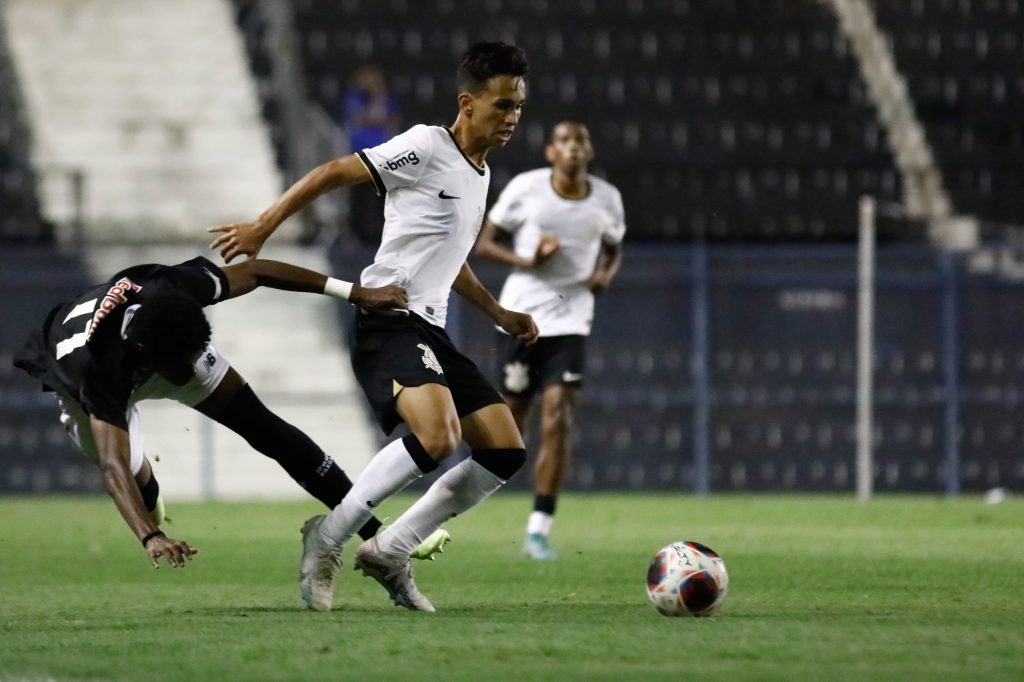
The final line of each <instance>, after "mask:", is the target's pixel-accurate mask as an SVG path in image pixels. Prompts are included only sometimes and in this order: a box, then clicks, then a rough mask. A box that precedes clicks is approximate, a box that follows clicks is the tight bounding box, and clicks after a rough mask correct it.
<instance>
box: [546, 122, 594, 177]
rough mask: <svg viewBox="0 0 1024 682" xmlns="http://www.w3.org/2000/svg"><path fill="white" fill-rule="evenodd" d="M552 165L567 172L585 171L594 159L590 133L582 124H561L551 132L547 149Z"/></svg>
mask: <svg viewBox="0 0 1024 682" xmlns="http://www.w3.org/2000/svg"><path fill="white" fill-rule="evenodd" d="M546 152H547V158H548V161H549V162H550V163H551V165H553V166H555V167H557V168H559V169H560V170H564V171H567V172H574V171H579V170H582V169H585V168H586V167H587V164H588V163H590V161H591V160H592V159H593V158H594V146H593V145H592V144H591V143H590V131H589V130H587V127H586V126H585V125H583V124H582V123H559V124H558V125H557V126H555V129H554V130H553V131H552V132H551V141H550V142H549V143H548V147H547V150H546Z"/></svg>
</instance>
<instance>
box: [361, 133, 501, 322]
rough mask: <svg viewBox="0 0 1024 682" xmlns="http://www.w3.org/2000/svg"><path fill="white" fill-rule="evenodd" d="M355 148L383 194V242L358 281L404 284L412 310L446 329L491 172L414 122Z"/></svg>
mask: <svg viewBox="0 0 1024 682" xmlns="http://www.w3.org/2000/svg"><path fill="white" fill-rule="evenodd" d="M358 154H359V158H360V159H362V161H363V163H364V164H365V165H366V167H367V169H368V170H369V171H370V175H372V176H373V185H374V188H375V189H376V191H377V192H378V193H379V194H382V195H384V197H385V199H384V234H383V236H382V238H381V244H380V248H379V249H377V255H376V257H375V258H374V260H373V264H372V265H370V266H369V267H367V268H366V269H365V270H363V274H362V277H361V278H360V284H362V285H363V286H365V287H380V286H386V285H388V284H397V285H399V286H403V287H405V288H406V289H407V290H408V292H409V310H410V311H413V312H415V313H416V314H417V315H419V316H420V317H423V318H424V319H425V320H427V321H428V322H430V323H431V324H435V325H437V326H439V327H443V326H444V323H445V317H446V316H447V313H448V296H449V294H450V293H451V288H452V283H453V282H454V281H455V277H456V275H458V274H459V270H460V269H461V268H462V264H463V263H465V262H466V257H467V256H468V255H469V251H470V249H472V248H473V242H475V241H476V236H477V234H478V233H479V232H480V226H481V225H482V224H483V217H484V208H485V207H486V204H487V184H488V183H489V182H490V180H491V171H490V169H489V168H488V167H487V165H486V164H485V165H484V166H483V167H482V168H481V167H479V166H477V165H476V164H474V163H473V162H472V161H470V160H469V158H468V157H467V156H466V155H465V154H463V153H462V150H461V149H459V147H458V145H457V144H456V143H455V138H454V137H452V134H451V133H450V132H449V131H448V129H447V128H441V127H439V126H426V125H417V126H413V127H412V128H410V129H409V130H407V131H405V132H404V133H402V134H400V135H396V136H395V137H393V138H391V139H390V140H388V141H387V142H385V143H384V144H382V145H378V146H376V147H373V148H370V149H364V150H362V151H360V152H358Z"/></svg>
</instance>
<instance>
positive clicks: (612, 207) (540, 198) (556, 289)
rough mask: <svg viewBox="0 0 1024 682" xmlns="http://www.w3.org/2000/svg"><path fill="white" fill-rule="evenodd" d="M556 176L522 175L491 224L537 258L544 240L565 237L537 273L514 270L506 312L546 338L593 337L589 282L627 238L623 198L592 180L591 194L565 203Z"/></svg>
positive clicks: (504, 297) (519, 250) (520, 251)
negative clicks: (601, 260)
mask: <svg viewBox="0 0 1024 682" xmlns="http://www.w3.org/2000/svg"><path fill="white" fill-rule="evenodd" d="M551 174H552V170H551V169H550V168H540V169H537V170H532V171H527V172H526V173H520V174H519V175H517V176H516V177H514V178H512V180H511V181H510V182H509V183H508V185H506V187H505V189H504V190H503V191H502V193H501V196H499V197H498V201H497V203H495V204H494V206H493V207H492V208H491V212H490V214H489V216H488V218H489V220H490V221H491V222H492V223H494V224H495V226H497V227H498V228H499V229H501V230H503V231H506V232H510V233H511V234H512V235H513V243H514V249H515V252H516V254H517V255H519V256H522V257H523V258H532V257H533V254H534V253H535V252H536V251H537V244H538V243H539V241H540V235H541V234H542V233H543V234H553V235H555V236H556V237H558V241H559V244H560V246H559V249H558V251H556V252H555V254H554V255H553V256H551V258H549V259H548V260H547V261H545V262H544V264H543V265H541V266H540V267H538V268H530V269H525V268H515V269H514V270H513V271H512V273H511V274H510V275H509V276H508V279H507V280H505V286H504V287H503V288H502V290H501V298H500V302H501V305H502V306H504V307H506V308H508V309H509V310H516V311H519V312H524V313H529V314H530V315H532V316H533V319H534V320H535V321H536V322H537V327H538V328H539V329H540V335H541V336H562V335H565V334H583V335H587V334H589V333H590V327H591V324H592V322H593V319H594V295H593V294H592V293H591V292H590V289H588V288H587V286H586V281H587V280H588V279H589V278H590V276H591V275H592V274H593V273H594V266H595V265H596V263H597V256H598V253H599V252H600V250H601V244H602V242H603V243H606V244H618V243H620V242H621V241H622V237H623V235H625V233H626V224H625V216H624V211H623V208H622V197H621V195H620V194H619V190H617V189H615V187H614V186H613V185H612V184H611V183H609V182H607V181H605V180H602V179H601V178H598V177H595V176H593V175H588V176H587V180H588V181H589V182H590V193H589V194H588V195H587V196H586V197H584V198H582V199H566V198H564V197H562V196H561V195H559V194H558V193H557V192H555V189H554V187H553V186H552V184H551Z"/></svg>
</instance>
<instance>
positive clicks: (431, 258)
mask: <svg viewBox="0 0 1024 682" xmlns="http://www.w3.org/2000/svg"><path fill="white" fill-rule="evenodd" d="M528 70H529V68H528V65H527V62H526V55H525V53H524V52H523V50H522V49H520V48H518V47H515V46H512V45H506V44H504V43H477V44H475V45H473V46H471V47H470V48H469V49H468V50H467V51H466V53H465V54H464V55H463V57H462V60H461V62H460V65H459V69H458V74H457V85H458V106H459V113H458V116H457V117H456V119H455V122H454V123H453V124H452V125H451V127H448V128H443V127H439V126H426V125H417V126H414V127H413V128H411V129H409V130H408V131H406V132H404V133H402V134H400V135H397V136H396V137H394V138H392V139H391V140H390V141H388V142H385V143H384V144H382V145H379V146H377V147H373V148H370V149H363V150H361V151H359V152H357V153H356V154H351V155H349V156H345V157H342V158H340V159H335V160H334V161H330V162H328V163H326V164H324V165H322V166H319V167H317V168H314V169H313V170H312V171H310V172H309V173H308V174H307V175H306V176H305V177H304V178H302V179H301V180H299V181H298V182H297V183H295V185H293V186H292V187H291V188H290V189H289V190H288V191H287V192H285V194H284V195H282V196H281V198H280V199H278V200H277V202H275V203H274V205H272V206H271V207H270V208H269V209H267V210H266V211H265V212H264V213H263V214H262V215H261V216H260V217H259V218H257V219H256V220H254V221H252V222H249V223H242V224H238V225H223V226H219V227H213V228H210V231H212V232H221V233H223V234H221V235H220V236H218V237H217V238H216V239H215V240H214V241H213V243H212V245H211V248H220V249H221V255H222V256H223V257H224V258H225V260H228V261H230V260H231V259H233V258H235V257H236V256H239V255H241V254H246V255H248V256H250V257H252V256H255V255H256V254H257V253H258V252H259V250H260V248H261V247H262V245H263V242H264V241H265V240H266V239H267V238H268V237H269V236H270V235H271V233H273V231H274V230H275V229H276V228H277V226H278V225H280V224H281V222H282V221H284V220H285V219H286V218H287V217H288V216H290V215H292V214H293V213H295V212H296V211H298V210H300V209H301V208H303V207H304V206H306V205H307V204H309V203H310V202H311V201H313V200H314V199H315V198H316V197H317V196H319V195H320V194H323V193H324V192H327V191H329V190H332V189H337V188H340V187H347V186H350V185H355V184H358V183H363V182H371V183H373V186H374V189H376V190H377V191H378V192H379V193H381V194H383V195H384V196H385V204H384V233H383V236H382V241H381V245H380V248H379V249H378V250H377V255H376V257H375V258H374V262H373V264H372V265H370V266H369V267H367V268H366V269H365V270H363V273H362V276H361V278H360V283H361V284H362V285H363V286H380V285H383V284H385V283H386V284H390V285H397V286H401V287H404V288H405V289H406V291H407V293H408V303H409V304H408V311H395V312H394V313H393V314H390V315H389V314H361V315H359V316H358V320H357V322H356V326H355V330H354V334H353V346H352V366H353V368H354V370H355V373H356V378H357V379H358V381H359V383H360V385H361V386H362V388H363V391H364V392H365V393H366V396H367V398H368V399H369V401H370V403H371V405H372V407H373V409H374V412H375V414H376V416H377V419H378V421H379V423H380V425H381V427H382V429H383V430H384V432H385V433H390V432H391V430H392V429H393V428H394V427H395V426H396V425H397V424H398V423H400V422H402V421H404V422H405V423H406V424H407V425H408V426H409V429H410V431H411V433H409V434H408V435H407V436H405V437H403V438H400V439H398V440H395V441H392V442H391V443H389V444H388V445H386V446H385V447H384V448H382V449H381V450H380V451H379V452H378V453H377V454H376V455H375V456H374V457H373V459H372V460H371V461H370V463H369V464H368V465H367V467H366V469H364V470H363V472H362V473H361V474H360V475H359V477H358V478H357V479H356V481H355V482H354V484H353V488H352V490H351V491H350V492H349V493H348V494H347V495H346V496H345V498H344V499H343V500H342V502H341V504H339V505H338V506H337V507H335V508H334V510H333V511H331V513H330V514H327V515H326V516H315V517H313V518H311V519H310V520H309V521H307V522H306V525H305V526H304V528H303V553H302V561H301V564H300V568H299V585H300V588H301V592H302V596H303V599H304V600H305V602H306V604H307V606H309V608H311V609H317V610H324V611H326V610H329V609H330V608H331V605H332V603H333V591H334V579H335V575H336V572H337V570H338V567H339V565H340V555H341V549H342V544H343V543H344V542H345V541H346V540H348V539H349V538H350V537H351V536H352V535H353V534H354V533H355V532H356V531H357V530H358V528H359V527H360V526H362V525H363V523H365V520H366V519H367V518H369V516H370V515H371V514H372V510H373V508H374V507H376V506H377V505H379V504H380V503H381V502H382V501H383V500H385V499H386V498H388V497H389V496H390V495H392V494H394V493H396V492H398V491H399V490H402V489H403V488H405V487H406V486H407V485H409V484H410V483H411V482H413V481H414V480H416V479H418V478H420V477H421V476H422V475H423V474H425V473H427V472H429V471H432V470H433V469H435V468H436V467H437V465H438V462H440V461H441V460H443V459H445V458H446V457H448V456H449V455H451V454H452V453H453V452H455V450H456V448H457V447H458V445H459V442H460V441H465V442H466V443H467V444H468V445H469V448H470V450H471V451H472V456H471V457H469V458H467V459H466V460H465V461H463V462H460V463H459V464H457V465H456V466H454V467H452V468H451V469H449V470H448V471H447V472H445V474H444V475H442V476H441V477H440V478H438V480H437V481H436V482H435V483H434V484H433V485H432V486H431V487H430V489H428V490H427V492H426V493H424V495H423V496H422V497H421V498H420V499H419V500H417V501H416V502H415V503H414V504H413V505H412V506H411V507H410V508H409V509H408V510H407V511H406V512H405V513H404V514H402V515H401V516H400V517H399V518H398V519H397V520H395V522H394V523H393V524H392V525H391V526H389V527H388V528H387V529H385V530H384V531H383V532H382V533H380V534H379V535H377V536H376V537H374V538H373V539H372V541H368V542H364V543H363V544H362V545H361V546H360V547H359V548H358V549H357V551H356V559H355V567H356V568H357V569H362V570H363V572H364V574H365V575H368V576H371V577H373V578H374V579H376V580H377V582H379V583H380V584H381V585H383V586H384V588H385V589H386V590H387V591H388V595H389V596H390V597H391V599H392V601H394V603H395V604H397V605H399V606H404V607H406V608H408V609H410V610H413V611H433V610H434V607H433V605H432V604H431V603H430V601H429V600H427V598H426V597H424V596H423V595H422V594H421V593H420V591H419V589H418V588H417V587H416V583H415V582H414V580H413V574H412V570H411V568H410V566H409V554H410V552H411V551H412V550H413V549H414V548H415V547H416V546H417V545H418V544H419V543H420V542H422V540H423V539H425V538H427V537H428V536H429V535H430V534H431V533H432V532H433V531H435V530H436V529H438V528H439V527H440V526H441V524H443V523H444V522H445V521H447V520H448V519H449V518H451V517H453V516H455V515H456V514H461V513H463V512H464V511H466V510H468V509H469V508H470V507H472V506H474V505H475V504H477V503H478V502H480V501H482V500H484V499H485V498H487V497H488V496H489V495H491V494H492V493H493V492H495V491H496V490H497V489H498V488H499V487H501V486H502V485H503V484H504V483H505V481H507V480H508V479H509V477H510V476H512V474H514V473H515V472H516V471H517V470H518V469H519V468H520V467H521V466H522V464H523V462H524V461H525V459H526V449H525V447H524V446H523V440H522V436H521V435H520V433H519V428H518V427H517V425H516V422H515V419H514V418H513V416H512V412H511V411H510V410H509V408H508V406H507V405H506V404H505V402H504V401H503V400H502V398H501V395H500V394H499V393H498V391H497V390H496V389H494V388H493V387H492V386H491V385H490V383H489V382H488V381H487V380H486V379H485V378H484V376H483V374H482V373H481V372H480V371H479V370H478V369H477V367H476V365H474V364H473V362H472V361H471V360H469V359H468V358H467V357H465V356H464V355H462V354H461V353H460V352H459V351H458V350H457V349H456V348H455V346H454V345H453V344H452V342H451V341H450V340H449V339H448V336H447V334H446V333H445V330H444V324H445V318H446V313H447V308H448V296H449V294H450V292H451V291H452V290H453V289H454V290H455V291H456V292H457V293H458V294H459V295H461V296H462V297H464V298H466V299H467V300H469V301H470V302H471V303H473V304H474V305H475V306H476V307H478V308H479V309H480V310H481V311H483V312H484V313H485V314H487V315H488V316H489V317H490V318H491V319H492V320H493V321H494V322H495V324H497V325H498V326H499V327H500V328H502V329H504V330H505V331H506V332H508V333H509V334H511V335H512V336H514V337H516V338H517V339H519V340H521V341H523V342H524V343H530V342H532V341H533V340H535V339H536V337H537V326H536V325H535V324H534V322H533V319H532V318H531V317H530V316H529V315H526V314H523V313H518V312H513V311H511V310H508V309H506V308H504V307H502V306H501V305H499V304H498V302H497V300H495V298H494V297H493V296H492V295H491V293H490V292H489V291H487V289H486V288H484V286H483V285H482V284H481V283H480V282H479V280H478V279H477V278H476V276H475V275H474V274H473V271H472V270H471V269H470V267H469V265H468V264H467V263H466V257H467V256H468V255H469V252H470V250H471V249H472V248H473V243H474V242H475V241H476V237H477V233H478V232H479V230H480V226H481V224H482V223H483V217H484V209H485V204H486V200H487V186H488V182H489V180H490V169H489V168H488V167H487V165H486V163H485V159H486V157H487V153H488V152H489V151H490V150H491V149H493V148H501V147H504V146H505V145H506V144H508V141H509V140H510V139H511V137H512V133H513V131H514V130H515V127H516V125H517V124H518V122H519V117H520V115H521V114H522V108H523V103H524V102H525V101H526V81H525V77H526V75H527V73H528Z"/></svg>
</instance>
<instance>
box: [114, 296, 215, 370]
mask: <svg viewBox="0 0 1024 682" xmlns="http://www.w3.org/2000/svg"><path fill="white" fill-rule="evenodd" d="M128 333H129V336H130V338H131V339H132V340H133V341H136V342H138V343H139V344H141V345H142V347H143V349H144V352H145V354H146V356H148V357H150V358H164V359H171V360H183V359H186V358H189V357H191V356H193V355H195V354H196V353H198V352H199V351H201V350H203V349H204V348H206V346H207V344H209V343H210V333H211V332H210V323H209V322H208V321H207V319H206V315H204V314H203V308H202V306H200V305H199V304H198V303H197V302H196V301H195V300H194V299H192V298H189V297H188V296H185V295H184V294H179V293H176V292H168V293H161V294H156V295H154V296H152V297H150V298H148V299H146V300H145V301H144V302H143V303H142V305H140V306H139V308H138V310H137V311H136V312H135V316H134V317H132V320H131V322H130V323H129V325H128Z"/></svg>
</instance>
